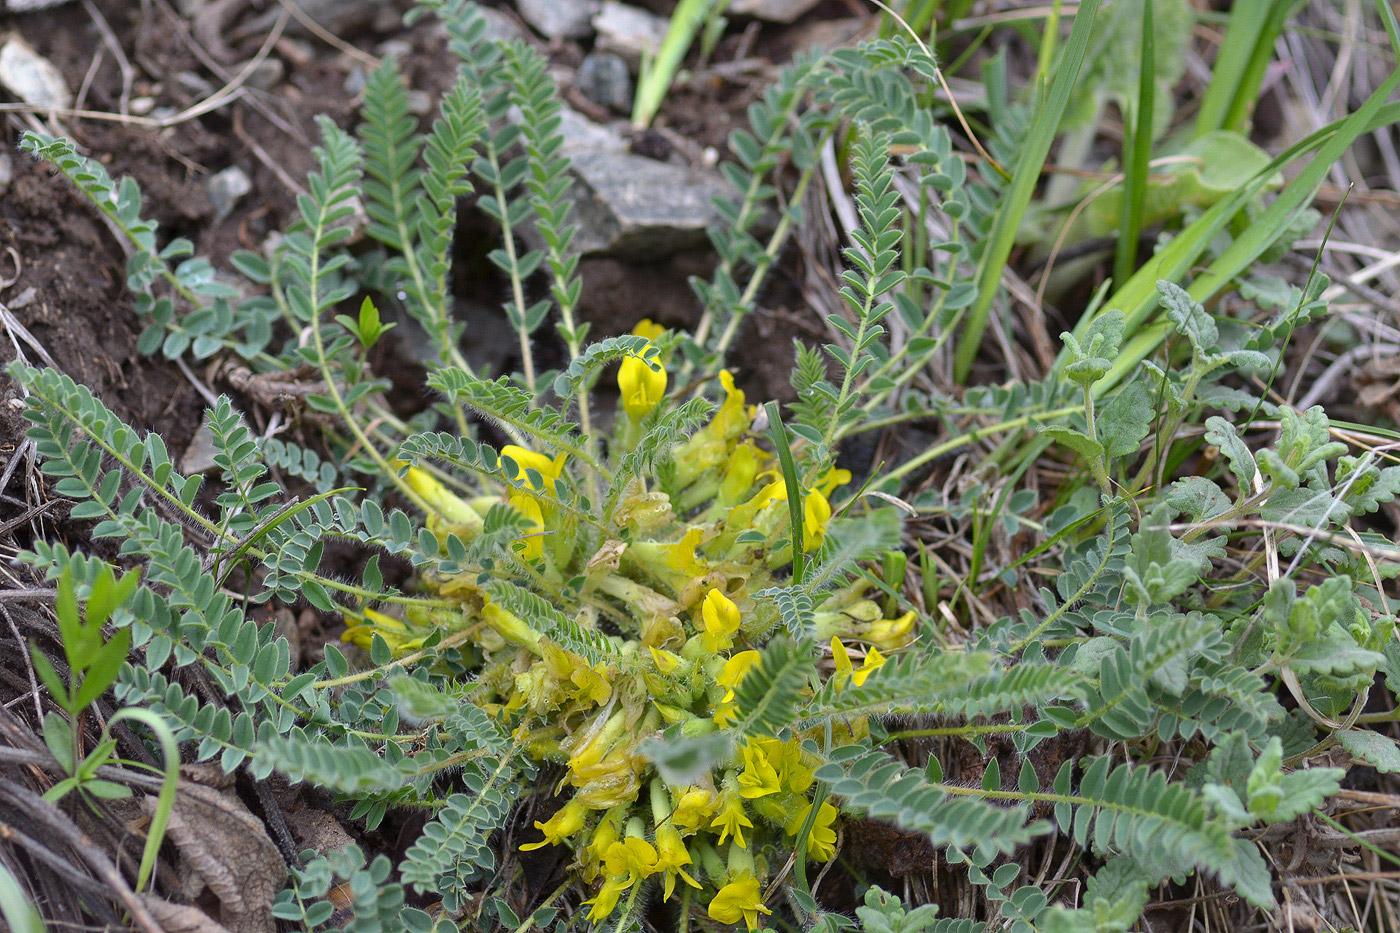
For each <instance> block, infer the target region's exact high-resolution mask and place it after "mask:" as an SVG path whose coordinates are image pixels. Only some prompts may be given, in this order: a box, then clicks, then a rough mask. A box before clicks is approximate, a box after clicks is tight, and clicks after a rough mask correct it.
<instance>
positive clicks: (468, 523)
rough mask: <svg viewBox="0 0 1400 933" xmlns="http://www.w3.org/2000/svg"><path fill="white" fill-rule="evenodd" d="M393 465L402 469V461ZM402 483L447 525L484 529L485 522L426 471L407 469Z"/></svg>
mask: <svg viewBox="0 0 1400 933" xmlns="http://www.w3.org/2000/svg"><path fill="white" fill-rule="evenodd" d="M393 465H394V466H395V467H402V466H403V461H402V460H395V461H394V464H393ZM403 481H404V482H405V483H407V484H408V488H409V489H412V490H413V491H414V492H416V493H417V494H418V496H419V498H421V499H422V500H423V502H424V503H426V504H427V506H428V507H429V508H430V509H432V510H433V512H435V513H436V514H437V515H438V517H440V518H441V519H442V520H443V521H445V522H447V523H448V524H449V525H457V526H460V527H461V528H464V529H466V530H467V531H471V532H480V531H481V530H482V528H483V527H485V521H484V520H483V519H482V517H481V516H480V515H479V514H478V513H477V511H476V510H475V509H473V508H472V507H471V506H469V505H467V503H465V502H463V501H462V500H461V499H460V498H459V497H458V496H457V495H455V494H454V493H453V492H452V491H451V490H449V489H448V488H447V487H446V486H444V485H443V484H442V483H440V482H438V481H437V480H436V479H435V478H434V477H433V476H432V474H430V473H429V472H428V471H427V470H420V469H419V468H418V467H409V468H408V472H407V473H405V474H404V476H403Z"/></svg>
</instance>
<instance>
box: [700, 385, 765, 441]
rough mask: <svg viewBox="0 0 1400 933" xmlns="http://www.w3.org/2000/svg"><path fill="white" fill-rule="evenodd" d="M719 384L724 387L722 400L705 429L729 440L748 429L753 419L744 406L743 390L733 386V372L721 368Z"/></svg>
mask: <svg viewBox="0 0 1400 933" xmlns="http://www.w3.org/2000/svg"><path fill="white" fill-rule="evenodd" d="M719 384H720V386H721V387H723V389H724V402H723V403H722V404H721V405H720V406H719V411H717V412H715V416H714V418H713V419H712V420H711V421H710V424H709V427H708V428H706V429H705V430H707V431H709V432H710V433H711V434H712V435H713V436H714V437H716V438H718V439H720V440H724V441H730V440H733V439H734V438H736V437H738V436H739V435H740V434H743V433H744V432H745V431H746V430H748V427H749V424H750V423H751V422H752V421H753V419H752V418H751V417H750V416H749V413H748V410H747V409H745V408H744V393H743V391H742V390H740V389H737V388H735V387H734V374H733V373H731V372H730V371H729V370H727V369H721V370H720V371H719Z"/></svg>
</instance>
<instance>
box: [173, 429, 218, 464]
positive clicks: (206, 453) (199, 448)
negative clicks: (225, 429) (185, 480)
mask: <svg viewBox="0 0 1400 933" xmlns="http://www.w3.org/2000/svg"><path fill="white" fill-rule="evenodd" d="M218 452H219V451H218V449H217V448H216V447H215V446H214V430H213V429H212V428H211V427H210V426H209V418H208V416H207V415H206V416H205V418H204V421H203V422H201V423H200V425H199V430H197V431H195V432H194V437H192V438H190V446H188V447H186V448H185V453H184V456H182V457H181V458H180V472H181V473H184V474H185V475H186V476H194V475H195V474H196V473H208V472H209V471H211V470H213V469H214V468H215V467H217V466H218V465H219V464H218V463H216V462H215V461H214V456H215V455H216V454H217V453H218Z"/></svg>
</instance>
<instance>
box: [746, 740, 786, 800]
mask: <svg viewBox="0 0 1400 933" xmlns="http://www.w3.org/2000/svg"><path fill="white" fill-rule="evenodd" d="M743 754H744V771H743V773H742V774H740V775H739V795H740V796H741V797H745V798H748V799H753V798H755V797H766V796H768V795H769V794H776V793H777V792H778V791H780V790H782V789H783V787H782V781H781V779H779V777H778V769H777V768H775V767H773V763H772V762H771V761H769V760H768V755H767V754H766V753H765V752H764V750H763V748H762V747H761V746H760V745H758V744H756V743H754V742H750V743H748V744H747V745H745V746H744V752H743Z"/></svg>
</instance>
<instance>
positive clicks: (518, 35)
mask: <svg viewBox="0 0 1400 933" xmlns="http://www.w3.org/2000/svg"><path fill="white" fill-rule="evenodd" d="M476 13H477V15H478V16H480V17H481V18H482V19H484V20H486V38H488V39H495V40H497V41H499V42H509V41H510V40H512V39H524V38H525V30H523V29H521V28H520V24H519V23H517V22H516V21H515V20H513V19H511V18H510V17H509V16H507V15H505V14H504V13H502V12H501V11H500V10H493V9H491V8H490V7H484V6H482V7H477V8H476ZM443 31H444V32H446V28H445V27H443Z"/></svg>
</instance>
